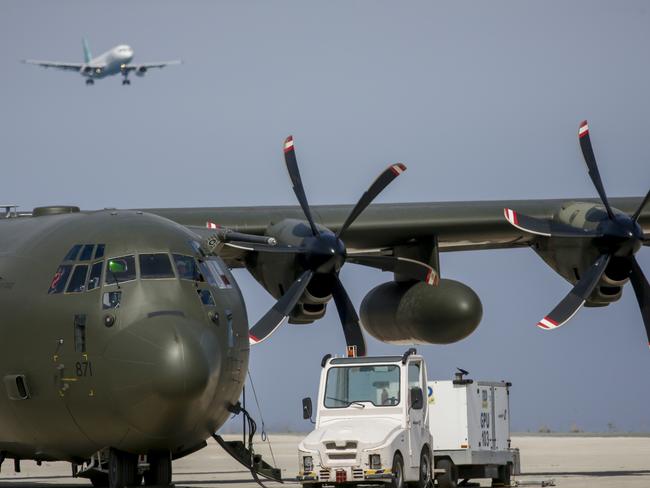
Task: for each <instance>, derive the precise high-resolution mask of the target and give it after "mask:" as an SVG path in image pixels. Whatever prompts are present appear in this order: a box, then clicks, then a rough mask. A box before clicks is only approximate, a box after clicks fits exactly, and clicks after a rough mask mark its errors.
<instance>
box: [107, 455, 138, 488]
mask: <svg viewBox="0 0 650 488" xmlns="http://www.w3.org/2000/svg"><path fill="white" fill-rule="evenodd" d="M138 481H140V482H141V478H140V476H139V474H138V456H137V455H135V454H130V453H128V452H123V451H118V450H117V449H111V450H110V453H109V456H108V488H124V487H125V486H135V485H136V483H137V482H138Z"/></svg>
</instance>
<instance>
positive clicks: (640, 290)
mask: <svg viewBox="0 0 650 488" xmlns="http://www.w3.org/2000/svg"><path fill="white" fill-rule="evenodd" d="M630 261H631V263H632V274H631V275H630V281H631V282H632V287H633V288H634V294H635V295H636V300H637V302H639V309H641V316H642V317H643V324H644V325H645V332H646V335H647V336H648V347H650V284H648V280H647V279H646V277H645V275H644V274H643V271H642V270H641V268H640V267H639V263H637V261H636V259H635V258H634V257H633V258H632V259H630Z"/></svg>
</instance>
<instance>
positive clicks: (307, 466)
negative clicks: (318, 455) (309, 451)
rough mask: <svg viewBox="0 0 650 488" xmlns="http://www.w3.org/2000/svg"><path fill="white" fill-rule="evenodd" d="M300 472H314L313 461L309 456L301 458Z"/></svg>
mask: <svg viewBox="0 0 650 488" xmlns="http://www.w3.org/2000/svg"><path fill="white" fill-rule="evenodd" d="M302 470H303V471H304V472H305V473H307V472H309V471H313V470H314V460H313V459H312V457H311V456H305V457H304V458H302Z"/></svg>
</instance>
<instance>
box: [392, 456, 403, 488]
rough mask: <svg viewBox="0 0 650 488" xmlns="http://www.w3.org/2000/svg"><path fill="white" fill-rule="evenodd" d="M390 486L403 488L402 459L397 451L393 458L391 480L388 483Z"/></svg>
mask: <svg viewBox="0 0 650 488" xmlns="http://www.w3.org/2000/svg"><path fill="white" fill-rule="evenodd" d="M390 486H391V488H404V487H405V485H404V460H403V459H402V455H401V454H400V453H399V452H396V453H395V457H394V458H393V481H391V483H390Z"/></svg>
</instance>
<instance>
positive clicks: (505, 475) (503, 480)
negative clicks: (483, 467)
mask: <svg viewBox="0 0 650 488" xmlns="http://www.w3.org/2000/svg"><path fill="white" fill-rule="evenodd" d="M511 477H512V464H510V463H508V464H506V465H504V466H499V477H498V478H492V486H510V481H511V480H510V478H511Z"/></svg>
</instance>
